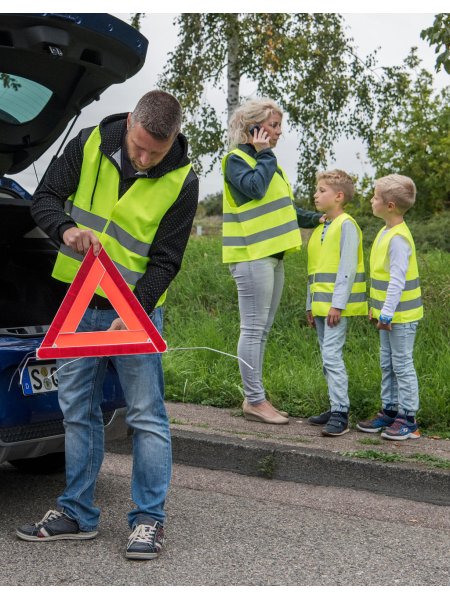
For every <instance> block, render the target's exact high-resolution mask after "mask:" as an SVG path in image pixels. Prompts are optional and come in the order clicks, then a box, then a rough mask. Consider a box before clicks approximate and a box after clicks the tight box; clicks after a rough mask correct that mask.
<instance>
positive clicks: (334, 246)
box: [308, 213, 368, 317]
mask: <svg viewBox="0 0 450 600" xmlns="http://www.w3.org/2000/svg"><path fill="white" fill-rule="evenodd" d="M344 221H351V222H352V223H353V224H354V225H355V227H356V229H357V231H358V235H359V244H358V266H357V269H356V276H355V281H354V282H353V285H352V289H351V292H350V296H349V299H348V301H347V306H346V307H345V309H344V310H343V311H342V313H341V314H342V316H344V317H354V316H359V315H367V313H368V307H367V296H366V275H365V271H364V256H363V248H362V232H361V229H360V228H359V226H358V223H357V222H356V221H355V219H353V218H352V217H351V216H350V215H348V214H346V213H343V214H342V215H339V217H337V218H336V219H334V220H333V221H332V223H331V224H330V225H329V226H328V229H327V232H326V235H325V238H324V240H323V243H322V242H321V237H322V232H323V229H324V224H323V223H322V224H321V225H319V226H318V227H316V229H314V231H313V233H312V235H311V238H310V240H309V242H308V282H309V285H310V292H311V301H312V303H311V310H312V314H313V315H314V316H317V317H326V316H327V315H328V312H329V310H330V308H331V306H332V304H331V301H332V298H333V291H334V286H335V283H336V276H337V272H338V268H339V260H340V256H341V234H342V224H343V223H344Z"/></svg>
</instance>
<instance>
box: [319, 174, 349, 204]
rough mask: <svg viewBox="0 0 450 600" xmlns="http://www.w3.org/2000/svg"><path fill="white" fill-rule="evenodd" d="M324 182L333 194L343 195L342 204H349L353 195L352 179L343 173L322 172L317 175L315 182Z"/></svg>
mask: <svg viewBox="0 0 450 600" xmlns="http://www.w3.org/2000/svg"><path fill="white" fill-rule="evenodd" d="M319 181H325V182H326V184H327V185H329V186H330V188H331V189H333V190H334V191H335V192H342V193H343V194H344V204H345V203H346V202H350V200H351V199H352V198H353V195H354V193H355V184H354V183H353V179H352V178H351V177H350V175H349V174H348V173H346V172H345V171H341V170H340V169H334V170H333V171H322V172H321V173H317V175H316V182H317V183H319Z"/></svg>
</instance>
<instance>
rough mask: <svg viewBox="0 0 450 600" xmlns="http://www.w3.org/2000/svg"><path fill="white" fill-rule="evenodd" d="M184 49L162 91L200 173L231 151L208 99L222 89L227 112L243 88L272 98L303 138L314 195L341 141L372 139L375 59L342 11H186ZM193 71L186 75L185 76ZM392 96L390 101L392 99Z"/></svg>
mask: <svg viewBox="0 0 450 600" xmlns="http://www.w3.org/2000/svg"><path fill="white" fill-rule="evenodd" d="M175 23H176V25H177V26H178V28H179V35H178V38H179V43H178V45H177V47H176V48H175V50H174V51H173V52H172V53H170V55H169V59H168V62H167V65H166V67H165V70H164V75H163V76H162V77H161V79H160V81H159V85H160V86H161V87H162V88H163V89H166V90H168V91H170V92H172V93H174V94H175V95H176V96H177V97H178V98H179V100H180V102H181V104H182V106H183V108H184V110H185V114H186V123H187V128H186V133H187V135H188V137H189V139H190V142H191V144H192V155H193V159H194V162H195V164H196V168H197V170H198V172H199V173H201V171H202V166H203V162H205V161H206V160H207V161H208V164H209V169H208V170H210V169H212V167H213V166H214V164H215V163H216V162H217V161H218V160H219V159H220V157H221V156H222V155H223V153H224V151H225V134H226V130H225V127H224V124H223V123H224V121H225V118H224V114H223V113H221V112H220V111H216V110H215V109H214V108H213V107H212V106H211V105H210V104H209V103H208V102H207V100H206V90H207V87H208V86H209V87H216V88H218V89H223V85H224V81H225V78H224V73H225V70H227V79H226V82H227V85H228V88H227V106H228V112H229V113H230V111H231V110H232V109H233V108H234V107H235V106H236V105H237V104H238V103H239V102H240V100H241V99H240V97H239V83H240V80H241V79H242V78H243V77H245V78H247V79H248V80H251V81H253V82H255V84H256V93H257V94H258V95H260V96H269V97H273V98H274V99H275V100H276V101H277V102H279V103H280V105H281V106H282V107H283V109H284V110H286V111H287V112H288V114H289V126H290V127H291V128H293V129H295V131H296V132H297V134H298V140H299V145H298V150H299V162H298V180H299V183H300V185H301V186H302V187H303V188H304V189H306V190H311V189H312V187H313V186H314V174H315V172H316V170H317V168H318V166H319V165H322V166H324V165H325V164H326V162H327V161H328V160H329V158H330V156H332V148H333V146H334V142H335V141H336V139H337V138H338V137H339V136H340V135H341V134H345V135H348V136H362V137H363V139H368V138H369V137H370V136H371V123H372V118H373V115H374V112H375V110H376V102H375V98H376V92H377V89H378V83H377V79H376V77H374V75H373V72H372V70H371V69H372V67H373V66H374V64H375V61H374V57H373V56H369V57H368V58H367V59H366V62H365V63H363V62H362V61H361V60H360V59H359V58H358V57H357V56H356V52H355V48H354V46H353V41H352V39H351V38H349V37H348V36H347V34H346V32H345V29H344V23H343V19H342V16H341V15H339V14H337V13H312V14H309V13H294V14H288V13H239V14H232V13H187V14H181V15H179V16H178V17H177V18H176V19H175ZM186 73H188V76H186ZM391 99H392V98H391V97H389V100H391Z"/></svg>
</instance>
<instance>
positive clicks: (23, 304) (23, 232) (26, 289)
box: [0, 195, 67, 334]
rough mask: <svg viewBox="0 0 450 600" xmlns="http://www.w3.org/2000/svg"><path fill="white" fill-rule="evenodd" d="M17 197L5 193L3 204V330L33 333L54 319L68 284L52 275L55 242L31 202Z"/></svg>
mask: <svg viewBox="0 0 450 600" xmlns="http://www.w3.org/2000/svg"><path fill="white" fill-rule="evenodd" d="M17 200H18V199H12V198H11V203H8V202H7V200H6V198H5V196H3V195H2V202H1V204H0V257H1V258H0V260H1V262H0V265H1V267H0V330H5V329H8V330H11V331H8V333H12V334H14V333H17V334H27V333H29V334H31V333H33V327H35V326H45V325H49V324H50V323H51V322H52V320H53V317H54V316H55V314H56V311H57V310H58V308H59V306H60V304H61V301H62V299H63V297H64V295H65V293H66V291H67V285H66V284H63V283H61V282H58V281H56V280H55V279H53V278H52V277H51V272H52V268H53V263H54V261H55V258H56V251H57V248H56V246H55V244H54V243H53V242H51V240H50V239H49V238H46V237H41V236H42V233H41V232H40V231H37V230H36V225H35V223H34V221H33V220H32V218H31V216H30V212H29V205H28V206H27V205H23V203H22V202H20V200H19V202H17ZM24 236H26V237H24ZM24 328H27V330H25V331H23V329H24ZM2 333H7V332H5V331H3V332H2Z"/></svg>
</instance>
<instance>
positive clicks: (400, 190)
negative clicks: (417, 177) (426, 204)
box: [375, 173, 416, 214]
mask: <svg viewBox="0 0 450 600" xmlns="http://www.w3.org/2000/svg"><path fill="white" fill-rule="evenodd" d="M375 187H376V189H377V191H378V193H379V194H380V196H381V198H382V200H383V202H384V203H385V204H387V203H388V202H394V204H395V206H396V208H397V209H398V210H399V211H400V212H401V214H404V213H405V212H406V211H407V210H409V209H410V208H411V206H413V205H414V202H415V201H416V185H415V183H414V181H413V180H412V179H411V178H410V177H406V175H398V174H397V173H392V174H391V175H386V177H380V179H377V180H376V181H375Z"/></svg>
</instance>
